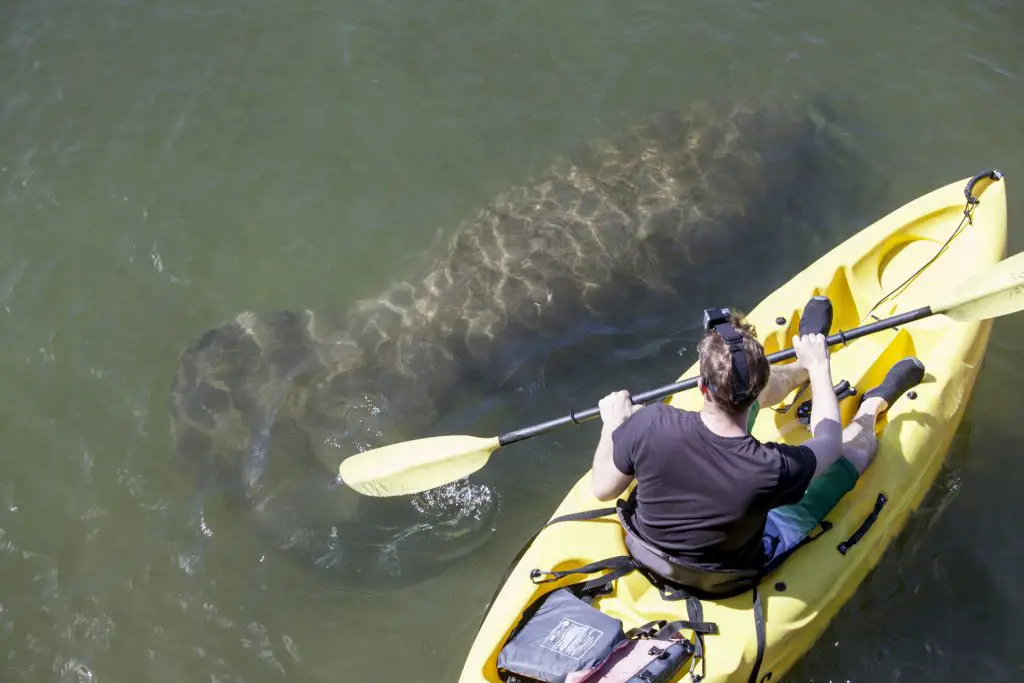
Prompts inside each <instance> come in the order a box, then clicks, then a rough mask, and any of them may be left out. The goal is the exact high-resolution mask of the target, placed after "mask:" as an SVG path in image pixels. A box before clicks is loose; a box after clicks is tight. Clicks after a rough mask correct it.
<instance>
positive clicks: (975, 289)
mask: <svg viewBox="0 0 1024 683" xmlns="http://www.w3.org/2000/svg"><path fill="white" fill-rule="evenodd" d="M938 299H939V301H937V302H935V303H933V304H932V305H931V309H932V312H933V313H945V314H946V315H948V316H949V317H950V318H952V319H953V320H956V321H957V322H974V321H976V320H987V319H989V318H996V317H998V316H1001V315H1007V314H1009V313H1016V312H1017V311H1020V310H1024V252H1020V253H1018V254H1014V255H1013V256H1011V257H1009V258H1006V259H1003V260H1002V261H1000V262H999V263H997V264H995V265H994V266H992V267H991V268H989V269H987V270H986V271H985V272H983V273H979V274H977V275H975V276H974V277H972V278H971V279H969V280H967V281H966V282H964V283H962V284H961V285H959V286H957V287H955V288H954V289H953V291H951V292H948V293H946V294H945V295H939V297H938Z"/></svg>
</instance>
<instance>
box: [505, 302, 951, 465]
mask: <svg viewBox="0 0 1024 683" xmlns="http://www.w3.org/2000/svg"><path fill="white" fill-rule="evenodd" d="M930 315H933V313H932V309H931V307H930V306H925V307H924V308H917V309H915V310H913V311H907V312H906V313H900V314H899V315H894V316H892V317H891V318H886V319H885V320H879V321H877V322H873V323H868V324H867V325H861V326H860V327H855V328H853V329H852V330H850V331H848V332H843V331H842V330H840V331H839V332H836V333H835V334H833V335H832V336H830V337H827V338H826V339H825V342H826V343H827V344H828V345H829V346H835V345H836V344H839V343H843V344H845V343H846V342H849V341H853V340H854V339H858V338H860V337H865V336H867V335H869V334H874V333H875V332H881V331H882V330H889V329H892V328H894V327H899V326H900V325H906V324H907V323H912V322H914V321H915V320H921V319H922V318H927V317H928V316H930ZM795 357H796V351H795V350H794V349H792V348H789V349H785V350H783V351H778V352H777V353H773V354H771V355H770V356H768V362H769V363H779V362H781V361H784V360H789V359H790V358H795ZM696 386H697V378H696V377H691V378H689V379H684V380H683V381H682V382H676V383H675V384H666V385H665V386H663V387H658V388H657V389H651V390H650V391H645V392H644V393H642V394H635V395H633V396H631V397H630V398H631V399H632V401H633V404H634V405H639V404H641V403H650V402H652V401H657V400H660V399H663V398H666V397H668V396H671V395H672V394H678V393H679V392H681V391H686V390H688V389H693V388H694V387H696ZM600 414H601V410H600V409H599V408H597V407H594V408H589V409H587V410H583V411H580V412H578V413H577V412H575V411H572V410H570V411H569V414H568V415H566V416H565V417H559V418H557V419H554V420H548V421H547V422H541V423H540V424H536V425H533V426H532V427H523V428H522V429H517V430H515V431H511V432H506V433H504V434H501V435H500V436H498V443H499V444H501V445H502V446H507V445H508V444H510V443H515V442H516V441H522V440H524V439H529V438H530V437H531V436H537V435H538V434H543V433H545V432H549V431H551V430H552V429H555V428H557V427H562V426H564V425H567V424H579V423H581V422H586V421H588V420H592V419H594V418H595V417H598V416H599V415H600Z"/></svg>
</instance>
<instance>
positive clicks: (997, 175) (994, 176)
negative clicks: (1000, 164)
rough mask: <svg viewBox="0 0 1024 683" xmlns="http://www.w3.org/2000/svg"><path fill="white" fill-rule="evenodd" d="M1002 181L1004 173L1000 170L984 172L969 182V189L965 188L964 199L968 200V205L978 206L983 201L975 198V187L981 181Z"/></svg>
mask: <svg viewBox="0 0 1024 683" xmlns="http://www.w3.org/2000/svg"><path fill="white" fill-rule="evenodd" d="M985 179H988V180H1002V179H1003V172H1002V171H1000V170H999V169H995V168H994V169H992V170H991V171H982V172H981V173H979V174H978V175H976V176H974V177H973V178H971V179H970V180H968V181H967V187H965V188H964V197H966V198H967V203H968V204H977V203H978V202H980V201H981V200H980V199H978V198H977V197H975V196H974V186H975V185H976V184H977V183H978V181H979V180H985Z"/></svg>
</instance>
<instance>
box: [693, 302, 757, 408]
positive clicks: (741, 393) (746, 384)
mask: <svg viewBox="0 0 1024 683" xmlns="http://www.w3.org/2000/svg"><path fill="white" fill-rule="evenodd" d="M704 329H705V331H711V330H714V331H715V332H716V333H718V335H719V336H720V337H721V338H722V339H724V340H725V343H726V345H727V346H728V347H729V353H730V354H731V355H732V382H733V393H734V395H735V397H736V400H737V401H745V400H746V399H747V398H748V397H749V395H750V380H749V378H750V371H749V369H748V368H747V352H746V351H745V350H744V349H743V335H741V334H740V333H739V332H737V331H736V328H735V327H733V326H732V325H730V324H729V309H727V308H706V309H704Z"/></svg>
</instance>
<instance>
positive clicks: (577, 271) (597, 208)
mask: <svg viewBox="0 0 1024 683" xmlns="http://www.w3.org/2000/svg"><path fill="white" fill-rule="evenodd" d="M840 137H841V136H838V135H836V134H835V133H834V131H833V130H832V124H831V123H830V122H829V120H828V119H827V117H826V115H825V114H824V113H823V110H822V109H821V108H820V107H812V106H810V105H809V104H808V103H807V102H802V101H799V100H792V101H787V102H783V103H780V102H774V103H770V104H765V105H759V106H756V107H753V106H741V105H737V104H736V103H728V104H725V105H716V106H712V105H710V104H702V105H693V106H691V107H688V108H686V109H684V110H682V111H673V112H668V113H664V114H661V115H658V116H656V117H653V118H651V119H649V120H646V121H644V122H642V123H640V124H639V125H637V126H636V127H635V128H633V129H632V130H630V131H629V132H628V133H627V134H626V135H624V136H623V137H621V138H619V139H618V140H616V141H600V142H593V143H590V144H587V145H584V146H583V147H582V148H581V149H580V150H577V151H576V152H575V153H573V154H571V155H570V156H569V157H568V158H564V159H559V160H558V161H556V162H555V163H553V164H552V165H551V166H550V167H549V168H547V169H546V170H544V171H543V172H542V173H540V174H539V175H538V176H536V177H535V178H534V179H533V180H532V181H530V182H528V183H526V184H523V185H521V186H518V187H514V188H512V189H511V190H509V191H507V192H505V193H504V194H501V195H500V196H498V197H496V198H495V199H494V200H493V201H491V202H490V203H489V204H488V205H486V206H485V207H483V208H481V209H480V210H479V211H477V212H476V214H475V215H473V216H472V217H470V218H469V219H468V220H466V221H464V222H463V223H462V224H461V225H460V226H459V227H458V228H457V230H455V232H454V234H452V235H451V236H450V238H449V239H448V241H447V243H446V246H445V248H444V249H443V250H442V253H441V254H440V255H439V256H437V258H436V260H435V261H434V262H433V264H432V265H431V266H430V267H429V269H428V270H427V272H426V273H425V274H424V275H423V276H422V277H420V278H418V279H412V280H409V281H407V282H402V283H399V284H395V285H394V286H393V287H392V288H391V289H390V290H389V291H387V292H386V293H385V294H383V295H382V296H380V297H379V298H376V299H371V300H365V301H359V302H357V303H355V304H354V305H352V306H351V307H350V308H349V309H348V310H347V311H344V312H339V313H330V312H325V311H311V310H295V311H289V310H281V311H273V312H263V313H252V312H247V313H242V314H241V315H239V316H237V317H236V318H235V319H234V320H231V321H229V322H225V323H223V324H221V325H220V326H218V327H216V328H214V329H211V330H209V331H207V332H206V333H204V334H202V335H201V336H199V337H198V338H197V339H195V340H194V341H193V342H192V343H191V344H190V345H189V346H188V347H187V348H186V349H185V351H184V353H183V354H182V356H181V363H180V367H179V369H178V372H177V374H176V376H175V378H174V384H173V388H172V392H171V399H170V402H169V406H170V412H171V418H172V420H171V423H172V430H173V436H174V440H175V445H176V449H177V451H178V453H179V454H180V455H181V456H182V457H183V459H184V460H185V461H186V462H188V463H190V464H191V465H192V469H193V470H194V471H195V473H196V475H197V476H198V477H199V480H200V482H201V483H202V484H203V485H204V486H205V487H206V488H211V487H212V488H215V489H216V490H220V491H223V492H224V493H225V494H226V495H227V496H228V499H229V500H231V501H234V502H236V503H238V504H240V505H244V506H245V508H246V509H248V510H249V511H250V513H251V515H252V518H253V519H254V520H255V523H256V525H257V528H258V529H259V530H260V532H261V533H262V534H264V535H265V536H266V537H267V538H268V539H269V540H270V541H271V542H272V543H273V544H274V545H275V546H276V547H278V548H279V549H281V550H284V551H286V552H288V553H290V554H291V555H292V556H294V557H296V558H298V559H300V560H301V561H302V562H305V563H310V564H312V565H314V566H317V567H320V568H322V569H324V570H325V571H331V572H334V573H336V574H338V575H342V576H345V577H348V578H353V577H354V578H357V579H359V578H361V579H362V580H365V581H366V582H371V581H381V580H385V581H415V580H417V579H419V578H422V577H423V576H426V575H427V574H429V573H430V572H432V571H435V570H437V569H439V568H442V567H444V566H445V565H446V564H447V563H449V562H451V561H453V560H454V559H457V558H459V557H462V556H464V555H465V554H467V553H469V552H471V551H472V550H473V549H474V548H476V547H478V546H479V545H480V544H481V543H483V542H484V541H486V539H487V538H488V537H489V535H490V533H491V531H492V528H493V524H494V521H495V516H496V514H497V511H498V509H499V505H500V496H499V492H498V491H497V490H495V488H494V487H491V486H487V485H485V484H482V483H478V482H477V483H474V482H473V481H470V480H463V481H459V482H456V483H453V484H450V485H447V486H443V487H441V488H438V489H435V490H432V491H429V492H426V493H423V494H421V495H416V496H410V497H406V498H398V499H377V498H366V497H362V496H359V495H357V494H355V493H354V492H352V491H351V490H349V489H347V488H345V487H344V486H343V485H342V486H336V485H332V483H331V482H332V479H333V476H334V474H335V472H336V471H337V466H338V463H339V462H340V461H341V459H343V458H344V457H346V456H347V455H349V454H351V453H355V452H357V451H362V450H365V449H368V448H372V447H376V446H380V445H384V444H387V443H394V442H397V441H400V440H405V439H410V438H415V437H419V436H423V435H425V434H427V433H428V432H429V431H430V430H431V428H432V427H433V426H436V423H437V421H438V420H439V418H441V417H442V416H444V415H446V414H448V413H450V412H451V411H452V410H454V409H455V408H456V407H457V406H458V405H460V404H461V402H471V401H478V400H479V399H480V398H481V397H482V396H485V395H487V394H494V393H495V392H499V391H503V390H507V389H509V388H514V386H515V384H516V379H515V378H516V377H517V376H523V375H522V373H523V372H524V368H533V369H534V370H535V369H536V368H538V367H541V366H542V365H543V364H544V362H545V361H546V360H548V359H549V358H550V357H551V354H553V353H558V352H559V350H561V352H562V354H561V355H560V356H559V357H558V358H559V359H558V362H557V363H556V364H554V365H556V366H557V367H555V368H549V369H548V378H549V379H551V375H552V373H553V372H554V373H556V374H557V373H565V375H566V376H569V375H568V373H572V372H573V370H574V369H575V370H576V371H577V372H578V371H580V369H581V367H580V363H582V362H584V361H583V360H582V359H583V358H585V357H586V354H583V353H579V352H578V351H579V349H580V348H581V345H583V344H586V343H590V342H591V341H593V340H596V339H599V338H607V337H608V336H609V334H608V333H615V332H625V331H629V330H630V329H636V328H640V327H643V326H645V325H647V326H648V327H649V328H650V329H654V328H656V327H658V325H661V326H662V329H665V325H666V324H667V325H673V324H674V325H675V326H677V327H678V326H679V325H680V322H681V321H682V320H684V319H688V318H691V317H692V316H693V315H694V311H696V310H699V309H701V308H703V307H704V306H706V305H712V304H714V303H722V302H719V301H717V299H716V300H715V301H705V300H703V299H701V298H699V297H707V296H711V297H712V298H713V297H714V293H713V292H710V291H709V286H710V283H712V282H714V283H718V284H719V286H721V283H723V282H725V281H726V280H725V279H726V278H756V277H757V273H758V267H759V265H763V264H766V263H769V262H770V260H771V259H774V258H778V257H779V256H780V255H783V254H787V253H788V254H789V255H790V256H791V257H792V256H793V254H795V253H799V254H802V256H796V257H795V259H796V262H800V261H802V260H803V255H807V252H808V250H809V248H808V246H807V244H808V236H809V235H811V234H813V231H814V230H815V229H817V228H819V227H820V223H822V222H824V221H825V220H827V217H828V216H831V215H837V214H839V213H840V212H841V211H842V210H843V209H844V207H846V206H849V205H850V202H851V201H852V199H851V197H850V195H852V194H853V192H852V191H853V188H854V186H853V185H852V184H850V183H848V182H847V181H848V180H850V179H851V178H852V177H854V175H855V174H856V171H854V170H852V169H849V168H847V163H848V162H849V156H850V154H851V153H852V152H851V150H850V149H848V148H847V147H846V146H845V145H843V144H842V143H841V142H840V141H839V138H840ZM566 349H569V350H570V352H569V353H565V350H566ZM576 359H580V360H577V361H576V367H575V368H574V367H573V365H574V363H573V361H574V360H576ZM582 369H583V370H584V371H585V369H586V368H585V367H583V368H582ZM527 374H529V371H527Z"/></svg>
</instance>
